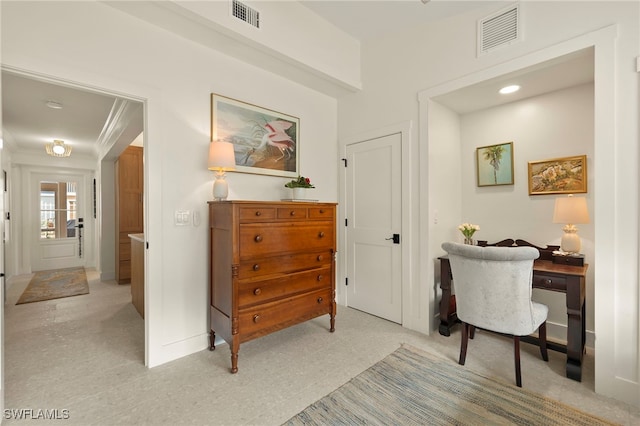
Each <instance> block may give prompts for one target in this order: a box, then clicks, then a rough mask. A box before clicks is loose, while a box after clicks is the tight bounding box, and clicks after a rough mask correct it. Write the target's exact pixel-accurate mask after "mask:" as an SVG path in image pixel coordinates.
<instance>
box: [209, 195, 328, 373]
mask: <svg viewBox="0 0 640 426" xmlns="http://www.w3.org/2000/svg"><path fill="white" fill-rule="evenodd" d="M209 225H210V226H209V228H210V281H211V282H210V285H211V338H210V339H211V340H210V345H211V346H210V349H211V350H214V349H215V336H216V334H218V335H219V336H220V337H222V338H223V339H224V340H225V341H226V342H227V343H228V344H229V347H230V349H231V372H232V373H236V372H237V371H238V350H239V348H240V343H244V342H247V341H249V340H252V339H255V338H258V337H261V336H264V335H266V334H269V333H272V332H275V331H278V330H281V329H283V328H286V327H289V326H291V325H294V324H298V323H300V322H303V321H307V320H309V319H311V318H315V317H318V316H321V315H325V314H329V315H330V331H334V330H335V315H336V303H335V252H336V204H335V203H306V202H260V201H215V202H214V201H211V202H209Z"/></svg>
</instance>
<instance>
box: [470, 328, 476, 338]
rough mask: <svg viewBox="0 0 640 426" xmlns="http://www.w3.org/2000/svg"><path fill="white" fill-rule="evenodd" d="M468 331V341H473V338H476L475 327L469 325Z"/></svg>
mask: <svg viewBox="0 0 640 426" xmlns="http://www.w3.org/2000/svg"><path fill="white" fill-rule="evenodd" d="M469 329H470V330H471V331H470V332H469V339H472V340H473V338H474V337H476V326H475V325H469Z"/></svg>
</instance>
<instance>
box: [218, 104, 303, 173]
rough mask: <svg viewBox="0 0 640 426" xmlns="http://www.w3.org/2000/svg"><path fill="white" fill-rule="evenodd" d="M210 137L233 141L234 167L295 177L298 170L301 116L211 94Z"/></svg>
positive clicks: (249, 171)
mask: <svg viewBox="0 0 640 426" xmlns="http://www.w3.org/2000/svg"><path fill="white" fill-rule="evenodd" d="M211 140H212V141H225V142H230V143H232V144H233V147H234V153H235V160H236V170H235V171H237V172H243V173H254V174H262V175H272V176H283V177H291V178H295V177H297V176H298V174H299V170H300V119H299V118H297V117H294V116H291V115H288V114H283V113H281V112H277V111H273V110H270V109H267V108H263V107H260V106H257V105H252V104H249V103H246V102H242V101H238V100H236V99H232V98H227V97H225V96H221V95H218V94H216V93H212V94H211Z"/></svg>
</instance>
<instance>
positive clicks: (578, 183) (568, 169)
mask: <svg viewBox="0 0 640 426" xmlns="http://www.w3.org/2000/svg"><path fill="white" fill-rule="evenodd" d="M528 175H529V195H542V194H576V193H581V192H587V156H586V155H578V156H575V157H563V158H553V159H551V160H540V161H529V172H528Z"/></svg>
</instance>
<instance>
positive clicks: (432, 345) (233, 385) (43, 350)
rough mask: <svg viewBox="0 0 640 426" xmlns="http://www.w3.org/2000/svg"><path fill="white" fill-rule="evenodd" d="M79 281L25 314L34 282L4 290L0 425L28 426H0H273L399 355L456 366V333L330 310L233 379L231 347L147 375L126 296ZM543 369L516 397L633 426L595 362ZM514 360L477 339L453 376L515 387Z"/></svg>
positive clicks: (525, 348) (258, 349)
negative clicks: (82, 289) (576, 374)
mask: <svg viewBox="0 0 640 426" xmlns="http://www.w3.org/2000/svg"><path fill="white" fill-rule="evenodd" d="M87 275H88V278H89V286H90V291H91V292H90V294H88V295H83V296H75V297H70V298H66V299H58V300H50V301H45V302H37V303H30V304H26V305H15V303H16V300H17V299H18V298H19V297H20V295H21V294H22V291H23V290H24V288H25V287H26V285H27V284H28V282H29V280H30V278H31V275H22V276H18V277H13V278H12V279H10V280H9V283H8V290H7V300H6V304H5V347H4V354H5V362H4V371H5V412H4V419H3V423H4V424H7V425H12V424H26V423H29V424H33V420H30V419H29V420H15V419H13V418H8V416H7V410H21V409H22V410H23V411H16V412H15V413H19V412H22V413H25V411H24V410H32V412H33V414H34V415H35V414H37V410H58V411H57V413H58V414H59V417H63V416H64V417H66V416H67V415H68V419H67V420H52V421H44V420H39V421H38V422H37V424H42V425H44V424H49V423H55V424H64V425H143V424H149V425H159V424H168V425H169V424H170V425H182V424H194V425H223V424H224V425H278V424H281V423H283V422H284V421H286V420H288V419H289V418H290V417H291V416H293V415H295V414H296V413H298V412H299V411H301V410H302V409H304V408H305V407H306V406H307V405H309V404H311V403H313V402H314V401H316V400H318V399H319V398H321V397H323V396H324V395H326V394H327V393H329V392H331V391H333V390H334V389H336V388H338V387H339V386H340V385H342V384H343V383H345V382H347V381H348V380H349V379H350V378H352V377H353V376H355V375H357V374H359V373H360V372H362V371H364V370H365V369H367V368H368V367H370V366H371V365H373V364H374V363H376V362H377V361H379V360H381V359H382V358H384V357H385V356H386V355H388V354H390V353H391V352H393V351H394V350H396V349H397V348H398V347H399V346H400V345H401V344H402V343H408V344H411V345H413V346H416V347H418V348H422V349H424V350H428V351H432V352H436V353H440V354H441V355H443V356H445V357H448V358H450V359H451V360H452V361H457V357H458V351H459V345H460V339H459V337H460V333H459V327H457V328H456V329H454V333H453V335H452V336H451V337H449V338H447V337H443V336H440V335H439V334H438V333H437V332H436V333H434V334H433V335H431V336H425V335H422V334H419V333H416V332H412V331H409V330H406V329H404V328H402V327H400V326H399V325H397V324H394V323H391V322H388V321H385V320H382V319H380V318H376V317H373V316H371V315H367V314H364V313H362V312H359V311H356V310H353V309H349V308H345V307H342V306H338V315H337V317H336V331H335V333H329V332H328V328H329V320H328V317H327V316H325V317H321V318H317V319H315V320H312V321H308V322H306V323H303V324H300V325H297V326H294V327H291V328H289V329H286V330H283V331H280V332H278V333H274V334H272V335H269V336H265V337H263V338H260V339H257V340H254V341H251V342H247V343H245V344H243V345H241V347H240V355H239V362H238V367H239V372H238V373H237V374H230V373H229V368H230V356H229V355H230V354H229V349H228V346H227V345H220V346H219V347H218V348H217V349H216V350H215V351H213V352H210V351H209V350H206V349H205V350H202V351H200V352H198V353H195V354H193V355H190V356H187V357H184V358H181V359H179V360H176V361H173V362H170V363H167V364H164V365H161V366H159V367H155V368H153V369H147V368H146V367H145V366H144V321H143V320H142V318H141V317H140V316H139V315H138V313H137V312H136V310H135V308H134V307H133V305H132V304H131V293H130V288H129V286H128V285H121V286H119V285H117V284H116V283H115V281H109V282H101V281H100V280H99V278H98V274H97V273H96V272H95V271H92V270H88V271H87ZM203 332H205V330H204V329H203ZM549 358H550V360H549V363H545V362H543V361H542V360H541V359H540V353H539V350H538V348H537V347H535V346H531V345H528V344H523V345H522V381H523V386H524V388H526V389H528V390H532V391H535V392H538V393H541V394H544V395H546V396H548V397H551V398H554V399H557V400H560V401H562V402H564V403H566V404H569V405H572V406H575V407H577V408H579V409H582V410H584V411H587V412H591V413H593V414H596V415H598V416H600V417H604V418H606V419H608V420H611V421H613V422H616V423H619V424H622V425H637V424H640V409H638V408H635V407H630V406H628V405H626V404H623V403H620V402H617V401H615V400H612V399H609V398H605V397H602V396H599V395H596V394H595V393H594V390H593V389H594V383H593V380H594V379H593V376H594V372H593V366H594V359H593V355H592V354H591V353H588V354H587V355H586V358H585V367H584V373H583V381H582V382H580V383H579V382H575V381H573V380H569V379H567V378H565V377H564V361H565V357H564V354H561V353H557V352H553V351H550V353H549ZM512 360H513V357H512V341H511V340H509V339H506V338H503V337H500V336H496V335H492V334H487V333H482V332H479V333H477V335H476V339H475V340H474V341H472V342H471V343H470V346H469V352H468V354H467V363H466V365H465V366H464V367H460V368H468V369H470V370H473V371H476V372H477V373H479V374H482V375H485V376H488V377H494V378H497V379H498V380H502V381H504V382H507V383H513V381H514V377H513V376H514V372H513V361H512ZM65 410H66V411H65ZM10 412H14V411H10ZM9 417H10V416H9Z"/></svg>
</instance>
